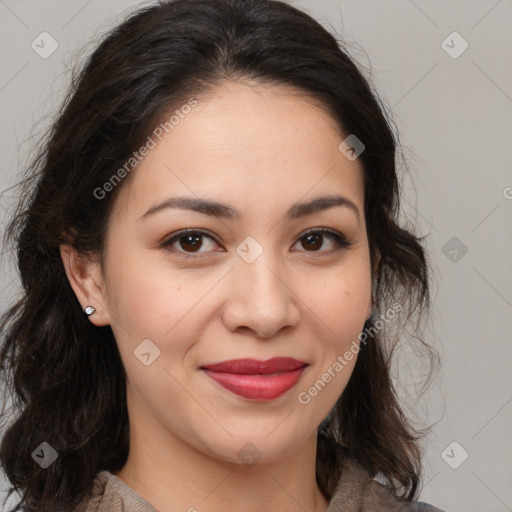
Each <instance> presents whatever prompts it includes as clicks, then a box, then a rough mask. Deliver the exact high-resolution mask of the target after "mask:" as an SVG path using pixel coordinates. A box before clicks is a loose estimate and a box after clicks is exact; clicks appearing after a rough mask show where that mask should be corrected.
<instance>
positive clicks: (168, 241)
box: [160, 227, 353, 259]
mask: <svg viewBox="0 0 512 512" xmlns="http://www.w3.org/2000/svg"><path fill="white" fill-rule="evenodd" d="M188 234H199V235H204V236H206V237H208V238H210V239H212V240H213V241H214V242H215V243H217V244H219V242H218V241H217V240H216V237H215V236H214V235H213V234H211V233H209V232H208V231H205V230H204V229H201V228H185V229H181V230H179V231H176V232H174V233H171V234H170V235H169V236H167V237H165V238H164V239H163V241H162V242H161V243H160V247H161V248H162V249H164V250H167V251H169V252H173V253H177V254H179V255H180V256H181V257H184V258H191V259H194V258H199V257H201V256H200V255H201V254H203V253H201V252H197V253H193V252H191V253H187V252H185V251H181V250H178V249H174V248H173V247H171V246H172V245H173V244H174V242H175V241H177V240H178V239H179V238H180V237H181V236H185V235H188ZM309 234H321V235H324V234H327V235H330V236H331V237H332V238H333V239H334V241H335V244H336V245H337V247H335V248H334V249H331V250H329V251H305V252H306V253H308V252H310V253H313V254H315V253H318V254H332V253H334V252H338V251H340V250H341V249H347V248H348V247H349V246H351V245H353V242H349V240H348V239H347V237H346V236H345V235H344V233H342V232H341V231H338V230H334V229H331V228H325V227H316V228H309V229H307V230H306V231H303V232H301V233H300V234H299V235H298V236H297V240H296V241H295V242H294V244H293V245H295V244H296V243H297V242H298V241H299V240H300V239H301V238H304V237H305V236H307V235H309ZM292 247H293V246H292ZM209 252H211V251H205V252H204V253H206V254H208V253H209ZM216 252H219V251H216ZM196 254H198V255H199V256H195V255H196Z"/></svg>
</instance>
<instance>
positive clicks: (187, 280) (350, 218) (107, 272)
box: [61, 82, 372, 512]
mask: <svg viewBox="0 0 512 512" xmlns="http://www.w3.org/2000/svg"><path fill="white" fill-rule="evenodd" d="M344 137H345V136H344V135H343V134H341V133H340V131H339V129H338V128H337V126H336V123H335V122H334V120H333V119H332V118H331V117H330V116H329V114H328V113H327V112H326V111H324V110H323V109H322V108H321V106H319V105H318V104H316V103H315V102H313V101H312V100H311V99H307V98H306V97H304V96H301V95H298V94H297V93H296V92H295V91H294V90H293V89H290V88H288V87H287V86H277V85H271V86H269V85H261V84H259V85H258V84H251V85H249V84H241V83H234V82H224V83H223V84H221V86H219V87H218V88H217V89H216V90H215V91H214V92H213V93H211V94H209V95H208V96H203V97H201V98H198V105H197V106H196V107H195V108H194V109H193V110H192V112H191V113H190V114H188V115H187V116H186V117H185V118H184V119H182V120H180V123H179V124H178V125H176V126H175V127H174V129H173V130H172V131H171V132H170V133H169V134H168V135H166V136H165V137H164V138H163V139H162V141H161V142H159V143H158V145H157V146H156V147H155V148H154V149H152V150H151V151H150V153H149V154H148V155H147V156H146V157H145V159H144V160H143V161H142V162H141V164H140V166H139V167H138V168H137V170H135V171H133V174H131V175H130V178H129V179H128V180H127V182H126V183H124V184H123V185H122V190H121V191H120V194H119V196H118V197H117V199H116V202H115V204H114V209H113V212H112V215H111V217H110V219H109V223H108V232H107V237H106V246H105V253H104V259H103V265H101V263H100V262H99V261H98V260H97V259H96V260H95V259H93V258H91V259H86V258H83V257H79V255H77V254H76V253H75V251H74V250H73V249H72V248H71V247H69V246H62V247H61V254H62V259H63V262H64V266H65V268H66V272H67V275H68V278H69V281H70V283H71V285H72V287H73V289H74V291H75V293H76V295H77V297H78V299H79V301H80V303H81V305H82V306H83V307H84V308H85V307H86V306H87V305H92V306H94V307H95V308H96V313H94V314H93V315H92V316H91V317H90V321H91V322H93V323H94V324H95V325H98V326H102V325H107V324H110V325H111V327H112V329H113V332H114V335H115V339H116V342H117V344H118V346H119V350H120V354H121V357H122V361H123V364H124V367H125V369H126V372H127V396H128V411H129V419H130V433H131V435H130V454H129V457H128V460H127V462H126V464H125V466H124V467H123V468H122V469H121V471H119V472H118V473H117V476H118V477H119V478H121V479H122V480H124V481H125V482H126V483H127V484H128V485H130V486H131V487H132V488H133V489H134V490H135V491H136V492H137V493H138V494H139V495H140V496H142V497H143V498H145V499H146V500H147V501H149V502H150V503H151V504H152V505H153V506H154V507H155V508H157V509H158V510H159V511H160V512H171V511H176V510H181V511H193V510H198V511H200V512H213V511H221V510H223V511H224V510H245V511H249V512H252V511H259V512H266V511H269V512H270V511H272V512H274V511H275V510H280V511H284V512H296V511H301V512H302V511H304V510H308V511H312V512H321V511H324V510H325V509H326V508H327V506H328V501H327V500H326V499H325V497H324V496H323V495H322V494H321V492H320V489H319V488H318V485H317V483H316V479H315V457H316V430H317V427H318V425H319V424H320V422H321V421H322V420H323V419H324V418H325V416H326V415H327V414H328V412H329V411H330V410H331V408H332V407H333V406H334V404H335V403H336V401H337V399H338V398H339V396H340V395H341V393H342V392H343V390H344V388H345V386H346V385H347V382H348V380H349V378H350V375H351V373H352V370H353V367H354V365H355V362H356V357H354V358H353V359H352V360H351V361H350V362H348V364H347V365H346V366H345V367H344V368H343V370H342V371H340V372H338V373H336V377H335V378H333V379H332V380H331V381H330V382H329V383H328V384H327V385H326V386H325V387H324V388H323V389H322V391H321V392H319V393H318V395H317V396H315V397H313V398H312V399H311V401H310V403H308V404H307V405H304V404H301V403H300V402H299V401H298V394H299V393H300V392H303V391H307V390H308V388H310V387H311V386H312V385H313V383H314V382H315V381H317V380H318V379H319V378H320V377H321V376H322V374H323V373H324V372H325V371H327V369H328V368H329V367H332V365H333V363H334V362H335V361H336V359H337V357H338V356H340V355H343V354H344V353H345V352H346V350H348V349H349V348H350V346H351V344H352V342H353V341H354V340H356V341H357V336H358V334H359V333H361V331H362V329H363V326H364V322H365V319H366V318H368V317H369V315H370V313H371V308H372V299H371V277H372V276H371V267H370V255H369V247H368V239H367V233H366V225H365V219H364V181H363V167H362V164H361V163H360V161H359V160H358V159H356V160H355V161H350V160H348V159H347V158H346V157H345V156H344V155H343V154H342V153H341V152H340V151H339V149H338V145H339V144H340V142H341V141H342V140H343V139H344ZM334 193H336V194H340V195H343V196H345V197H347V198H349V199H350V200H351V201H353V202H354V203H355V205H356V206H357V208H358V210H359V216H358V215H356V213H354V212H353V211H352V210H350V209H349V208H347V207H343V206H336V207H333V208H330V209H327V210H324V211H321V212H316V213H313V214H311V215H309V216H306V217H303V218H300V219H296V220H287V219H286V218H285V217H284V214H285V212H286V211H287V210H288V208H289V207H291V206H292V205H293V204H295V203H296V202H298V201H300V202H303V201H308V200H310V199H313V198H315V197H317V196H320V195H324V194H334ZM177 195H180V196H187V197H193V198H196V197H200V198H208V199H214V200H217V201H219V202H221V203H225V204H228V205H230V206H231V207H232V208H235V209H236V210H238V211H239V212H240V218H238V219H235V220H229V219H221V218H215V217H210V216H207V215H205V214H202V213H198V212H193V211H188V210H178V209H171V208H168V209H162V210H160V211H159V212H157V213H154V214H153V215H149V216H147V217H146V218H144V219H143V220H139V218H140V217H141V216H142V215H143V214H144V213H145V212H146V211H147V210H148V209H149V208H150V207H151V206H153V205H155V204H156V203H159V202H161V201H163V200H165V199H167V198H169V197H172V196H177ZM185 228H194V229H202V230H204V231H207V232H208V233H209V234H210V236H211V238H209V237H208V236H203V237H201V238H199V244H200V249H199V250H198V251H199V252H197V251H194V249H193V248H191V247H192V246H191V244H190V243H189V244H187V240H186V239H185V240H184V239H183V238H182V239H181V244H180V240H178V241H175V242H174V243H173V247H174V252H172V249H170V248H167V249H165V248H162V247H161V244H160V242H161V241H162V240H163V239H165V238H167V239H169V238H170V237H169V235H171V234H173V233H176V232H178V231H179V230H182V229H185ZM311 228H329V229H331V230H334V231H336V232H339V233H340V234H343V235H345V237H346V238H347V240H348V241H349V242H351V243H352V245H351V246H349V247H348V248H343V247H341V248H339V249H337V250H336V243H335V240H334V239H332V238H331V237H330V236H329V235H323V236H322V235H320V237H319V238H318V239H315V240H313V241H312V242H309V244H308V240H307V238H306V237H304V233H305V232H306V231H308V230H310V229H311ZM248 236H251V237H253V238H254V239H255V240H256V241H257V242H258V244H259V245H260V246H261V247H262V249H263V253H262V254H261V255H260V256H259V257H258V258H257V259H256V260H255V261H254V262H252V263H247V262H246V261H245V260H244V259H243V258H242V257H240V256H239V255H238V254H237V252H236V248H237V246H238V245H239V244H240V243H241V242H242V241H243V240H244V239H245V238H246V237H248ZM201 243H202V245H201ZM187 251H188V252H187ZM187 255H188V256H191V257H192V258H186V256H187ZM194 257H195V258H194ZM144 339H150V340H151V341H152V342H153V343H154V344H155V345H156V346H157V347H158V348H159V350H160V355H159V357H157V358H156V359H155V360H154V361H153V362H152V363H151V364H150V365H148V366H146V365H144V364H142V363H141V361H140V360H139V359H138V358H137V357H135V356H134V350H135V349H136V348H137V346H138V345H139V344H140V343H141V342H142V340H144ZM275 356H289V357H294V358H297V359H299V360H302V361H305V362H307V363H308V364H309V366H308V367H307V369H306V370H305V372H304V373H303V375H302V377H301V380H300V381H299V383H298V384H297V385H296V386H295V387H294V388H293V389H291V390H290V391H288V392H286V393H285V394H284V395H281V396H280V397H279V398H277V399H275V400H272V401H267V402H263V401H251V400H246V399H244V398H241V397H239V396H237V395H235V394H233V393H231V392H230V391H228V390H225V389H224V388H222V387H220V386H219V385H218V384H217V383H216V382H215V381H213V380H212V379H210V378H209V377H208V376H206V375H205V374H204V372H203V371H202V370H200V366H201V365H204V364H208V363H215V362H219V361H224V360H228V359H236V358H254V359H259V360H265V359H269V358H272V357H275ZM248 442H251V443H252V444H253V445H254V446H255V447H256V449H257V452H258V454H259V455H260V457H261V458H260V459H259V461H257V463H256V464H255V465H252V466H250V467H249V466H247V465H245V464H243V461H242V460H241V459H240V458H239V456H238V455H237V453H238V452H239V450H241V449H242V447H244V445H245V444H246V443H248Z"/></svg>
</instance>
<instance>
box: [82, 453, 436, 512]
mask: <svg viewBox="0 0 512 512" xmlns="http://www.w3.org/2000/svg"><path fill="white" fill-rule="evenodd" d="M377 511H378V512H398V511H400V512H443V511H442V510H440V509H438V508H436V507H433V506H432V505H428V504H426V503H419V502H418V503H413V504H410V505H404V504H402V503H400V502H398V501H396V500H395V498H394V497H393V496H392V494H391V493H390V492H389V491H388V490H387V489H386V487H384V486H383V485H382V484H380V483H379V482H378V481H377V480H375V479H373V478H372V477H371V476H370V475H369V474H368V473H367V472H366V471H365V470H364V469H363V468H362V467H361V466H360V465H359V464H358V463H357V462H354V461H352V460H346V461H344V466H343V472H342V475H341V478H340V480H339V482H338V484H337V487H336V489H335V491H334V493H333V496H332V498H331V500H330V503H329V506H328V507H327V509H326V510H325V512H377ZM73 512H158V510H157V509H156V508H155V507H153V505H151V503H149V502H148V501H146V500H145V499H143V498H141V497H140V496H139V495H138V494H137V493H136V492H135V491H134V490H133V489H132V488H131V487H130V486H129V485H128V484H126V483H125V482H124V481H123V480H121V479H120V478H118V477H117V476H115V475H114V474H112V473H110V472H109V471H107V470H104V471H100V472H99V473H98V474H97V475H96V478H95V479H94V483H93V488H92V491H91V493H90V494H89V495H88V496H87V497H86V498H84V499H83V500H82V502H80V504H79V505H78V507H76V508H75V509H74V510H73Z"/></svg>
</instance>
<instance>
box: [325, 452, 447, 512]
mask: <svg viewBox="0 0 512 512" xmlns="http://www.w3.org/2000/svg"><path fill="white" fill-rule="evenodd" d="M356 510H358V511H359V510H364V511H365V512H444V511H443V510H441V509H439V508H436V507H434V506H433V505H430V504H428V503H422V502H413V503H404V502H401V501H399V500H397V499H396V497H395V496H394V494H393V493H392V492H391V490H390V489H389V488H388V487H387V486H385V485H384V484H382V483H380V482H379V481H378V480H376V479H374V478H373V477H372V476H371V475H370V474H369V473H368V471H366V469H364V468H363V467H362V466H361V465H360V464H359V463H358V462H357V461H355V460H354V459H351V458H346V459H345V460H344V461H343V470H342V472H341V477H340V480H339V482H338V484H337V486H336V489H335V491H334V493H333V496H332V497H331V501H330V504H329V507H328V508H327V512H341V511H343V512H351V511H356Z"/></svg>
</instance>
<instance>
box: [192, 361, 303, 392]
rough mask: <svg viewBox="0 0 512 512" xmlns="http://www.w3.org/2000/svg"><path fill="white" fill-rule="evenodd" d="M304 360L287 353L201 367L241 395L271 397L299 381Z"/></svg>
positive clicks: (212, 377) (207, 373)
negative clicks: (262, 358) (283, 355)
mask: <svg viewBox="0 0 512 512" xmlns="http://www.w3.org/2000/svg"><path fill="white" fill-rule="evenodd" d="M306 366H307V363H304V362H303V361H299V360H298V359H294V358H291V357H274V358H272V359H268V360H267V361H257V360H255V359H232V360H229V361H223V362H221V363H215V364H208V365H204V366H202V367H201V369H202V370H203V371H204V372H205V374H206V375H208V377H210V378H211V379H213V380H215V381H216V382H217V383H218V384H220V385H221V386H222V387H224V388H226V389H227V390H229V391H231V392H232V393H235V394H236V395H239V396H241V397H243V398H248V399H253V400H273V399H275V398H277V397H279V396H281V395H282V394H283V393H286V391H288V390H290V389H291V388H293V386H295V384H297V382H298V381H299V379H300V377H301V375H302V372H303V371H304V369H305V368H306Z"/></svg>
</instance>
